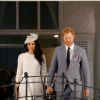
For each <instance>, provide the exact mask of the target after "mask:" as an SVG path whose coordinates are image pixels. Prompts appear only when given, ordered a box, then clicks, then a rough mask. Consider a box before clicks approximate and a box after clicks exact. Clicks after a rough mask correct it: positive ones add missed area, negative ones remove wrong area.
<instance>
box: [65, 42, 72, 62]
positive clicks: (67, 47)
mask: <svg viewBox="0 0 100 100" xmlns="http://www.w3.org/2000/svg"><path fill="white" fill-rule="evenodd" d="M65 48H66V56H67V49H68V46H67V45H65ZM73 49H74V43H73V44H72V45H71V46H70V60H71V59H72V56H73Z"/></svg>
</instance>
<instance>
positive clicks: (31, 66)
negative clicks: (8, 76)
mask: <svg viewBox="0 0 100 100" xmlns="http://www.w3.org/2000/svg"><path fill="white" fill-rule="evenodd" d="M37 39H38V35H37V34H34V33H30V35H29V36H27V38H26V40H25V42H24V44H25V48H26V52H25V53H22V54H20V55H19V57H18V66H17V73H16V82H20V81H21V80H22V81H21V83H23V82H25V78H22V77H24V73H25V72H27V73H28V76H35V77H28V82H33V83H28V86H27V89H28V96H30V97H28V98H27V100H35V95H43V84H42V82H43V78H42V77H41V75H42V76H45V75H47V69H46V59H45V56H44V55H43V53H42V50H41V48H40V45H39V44H38V41H37ZM36 76H39V77H36ZM16 90H17V93H16V96H18V97H23V98H19V99H18V100H25V97H24V96H25V92H26V90H25V83H24V84H19V85H17V87H16ZM32 96H33V97H32ZM36 100H43V99H42V97H41V98H39V97H38V98H36Z"/></svg>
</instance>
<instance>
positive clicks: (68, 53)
mask: <svg viewBox="0 0 100 100" xmlns="http://www.w3.org/2000/svg"><path fill="white" fill-rule="evenodd" d="M66 61H67V67H68V66H69V64H70V47H68V49H67V59H66Z"/></svg>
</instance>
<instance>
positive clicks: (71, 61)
mask: <svg viewBox="0 0 100 100" xmlns="http://www.w3.org/2000/svg"><path fill="white" fill-rule="evenodd" d="M76 48H77V46H76V45H74V49H73V55H72V58H71V60H70V64H69V67H68V69H67V70H69V69H70V67H71V65H72V63H73V59H74V56H75V54H76Z"/></svg>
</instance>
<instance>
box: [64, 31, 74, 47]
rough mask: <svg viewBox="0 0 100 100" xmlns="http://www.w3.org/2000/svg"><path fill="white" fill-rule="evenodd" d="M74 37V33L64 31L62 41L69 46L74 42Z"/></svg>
mask: <svg viewBox="0 0 100 100" xmlns="http://www.w3.org/2000/svg"><path fill="white" fill-rule="evenodd" d="M74 38H75V35H73V34H72V33H71V32H69V33H65V34H64V36H63V40H64V43H65V44H66V45H67V46H71V45H72V44H73V43H74Z"/></svg>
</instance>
